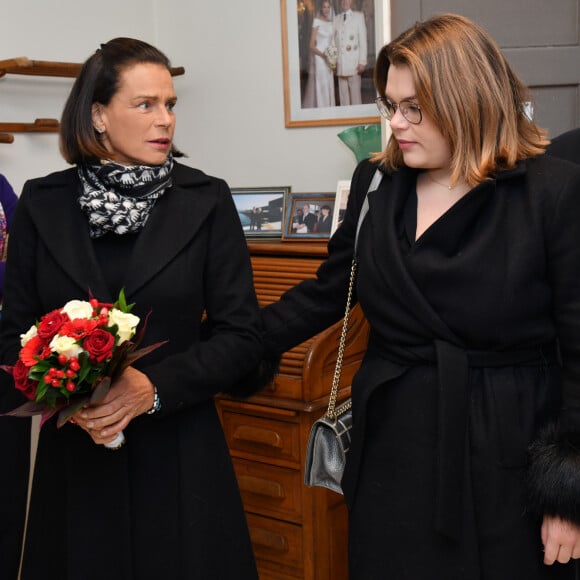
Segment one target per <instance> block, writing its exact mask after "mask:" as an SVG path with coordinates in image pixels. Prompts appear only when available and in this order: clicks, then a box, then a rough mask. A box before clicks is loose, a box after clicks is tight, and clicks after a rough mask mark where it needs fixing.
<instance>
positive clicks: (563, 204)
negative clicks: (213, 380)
mask: <svg viewBox="0 0 580 580" xmlns="http://www.w3.org/2000/svg"><path fill="white" fill-rule="evenodd" d="M375 169H376V166H375V165H373V164H372V163H371V162H369V161H363V162H362V163H361V164H360V165H359V166H358V167H357V169H356V171H355V173H354V175H353V180H352V184H351V193H350V196H349V201H348V206H347V210H346V214H345V219H344V222H343V224H342V225H341V227H340V228H339V229H338V230H337V232H336V233H335V234H334V236H333V237H332V238H331V240H330V242H329V257H328V259H327V260H326V262H325V263H324V264H323V265H322V266H321V267H320V269H319V271H318V274H317V278H316V279H313V280H308V281H305V282H303V283H302V284H300V285H299V286H297V287H296V288H294V289H292V290H290V291H289V292H288V293H287V294H285V295H284V296H283V297H282V298H281V300H280V301H279V302H278V303H276V304H273V305H270V306H268V307H267V308H266V309H265V311H264V313H263V319H264V322H265V326H266V340H267V345H268V348H269V349H271V350H272V351H276V352H280V351H284V350H286V349H288V348H290V347H292V346H293V345H295V344H297V343H299V342H301V341H303V340H305V339H306V338H308V337H309V336H311V335H312V334H314V333H316V332H319V331H321V330H322V329H323V328H325V327H326V326H327V325H329V324H331V323H334V322H335V321H336V320H338V319H339V318H340V317H341V316H342V313H343V309H344V304H345V300H346V291H347V286H348V275H349V271H350V262H351V259H352V254H353V245H354V234H355V231H356V225H357V220H358V215H359V213H360V208H361V206H362V203H363V200H364V198H365V195H366V194H367V190H368V187H369V184H370V182H371V178H372V176H373V174H374V171H375ZM415 187H416V173H415V172H414V171H413V170H410V169H400V170H398V171H396V172H385V173H384V175H383V178H382V181H381V184H380V186H379V187H378V189H377V190H375V191H372V192H369V194H368V200H369V211H368V214H367V217H366V219H365V220H364V222H363V225H362V228H361V231H360V237H359V243H358V246H359V247H358V261H359V265H358V274H357V284H356V293H357V299H358V301H359V302H360V304H361V306H362V308H363V310H364V312H365V315H366V317H367V319H368V321H369V324H370V327H371V333H370V338H369V345H368V349H367V353H366V355H365V358H364V360H363V363H362V365H361V368H360V370H359V372H358V373H357V375H356V376H355V378H354V380H353V385H352V397H353V412H354V428H353V440H352V447H351V450H350V451H349V454H348V456H347V466H346V470H345V474H344V477H343V481H342V487H343V490H344V493H345V499H346V502H347V505H348V507H349V510H350V525H349V530H350V532H349V533H350V537H349V547H350V548H349V549H350V568H351V570H350V577H351V578H352V579H353V580H354V579H361V580H362V579H364V580H369V579H374V578H377V579H379V578H396V579H397V580H407V579H408V580H416V579H417V578H433V579H438V580H513V579H514V578H526V580H539V579H545V578H546V579H547V578H574V571H573V570H572V568H571V567H570V566H561V565H558V566H555V567H547V566H544V565H543V563H542V558H543V555H542V550H541V542H540V523H541V514H542V512H543V511H546V512H547V513H558V514H559V515H562V516H563V517H567V518H569V519H573V516H574V514H575V513H578V508H580V500H579V499H575V500H570V502H569V503H570V504H573V505H572V506H570V505H568V506H566V505H565V502H564V505H560V504H558V501H557V498H556V500H554V501H552V500H553V498H551V500H550V501H551V503H550V502H549V501H548V502H547V501H543V500H540V501H538V504H539V505H538V506H537V507H538V511H539V513H534V512H533V511H532V510H531V509H530V508H529V504H528V500H527V489H526V488H527V483H526V478H527V469H528V445H529V444H530V442H531V441H532V440H533V439H534V437H535V436H536V433H537V431H538V429H539V428H540V427H541V426H542V425H543V423H545V422H546V421H547V420H548V419H557V418H559V419H560V420H561V421H562V423H563V425H565V430H566V432H570V431H574V430H575V431H577V432H580V227H578V224H579V223H580V169H579V168H577V167H575V166H573V165H572V164H569V163H567V162H565V161H561V160H558V159H551V158H549V157H548V156H541V157H538V158H534V159H530V160H527V161H524V162H521V163H519V164H518V165H517V167H516V168H514V169H513V170H511V171H505V172H501V173H499V174H498V175H497V176H495V178H494V179H490V180H488V181H486V182H484V183H482V184H480V185H479V186H477V187H475V188H474V189H473V190H471V191H470V192H468V193H467V194H466V195H465V196H464V197H463V198H462V199H461V200H460V201H458V202H457V203H456V204H455V205H454V206H453V207H452V208H451V209H450V210H449V211H448V212H446V213H445V214H444V215H443V216H442V217H441V218H440V219H439V220H437V221H436V222H435V223H434V224H433V225H432V226H431V227H430V228H429V229H428V230H427V231H426V232H425V233H424V234H423V235H422V236H421V237H420V238H419V239H418V240H416V241H415V227H416V223H415V221H414V220H416V190H415ZM556 343H557V344H556ZM559 356H561V359H562V364H561V365H560V364H559V363H558V360H559ZM568 455H570V453H568ZM578 459H579V457H578V454H576V456H575V458H573V459H572V460H571V464H572V465H573V467H572V469H571V471H572V472H573V477H575V479H572V480H571V481H573V482H575V483H571V484H570V486H571V488H574V485H576V490H577V489H578V485H580V467H578V466H577V465H580V463H578ZM574 462H576V464H574ZM546 465H547V467H546ZM553 465H556V466H558V465H559V459H558V458H555V459H554V463H553ZM553 465H551V464H550V462H549V461H546V462H545V463H544V467H545V470H548V471H550V469H551V467H553ZM574 465H576V466H574ZM557 469H559V468H558V467H557V468H556V471H557ZM540 471H541V470H540ZM540 475H541V474H540ZM567 475H569V474H567ZM567 475H566V476H564V475H563V474H559V475H556V476H555V477H554V479H555V480H556V485H555V486H554V488H555V489H558V488H559V486H560V485H562V487H565V485H564V481H567V480H568V478H567ZM549 487H550V488H552V486H551V485H550V486H549ZM570 496H572V493H570ZM576 496H577V493H576ZM575 510H576V511H575Z"/></svg>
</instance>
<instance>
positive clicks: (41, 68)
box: [0, 56, 185, 78]
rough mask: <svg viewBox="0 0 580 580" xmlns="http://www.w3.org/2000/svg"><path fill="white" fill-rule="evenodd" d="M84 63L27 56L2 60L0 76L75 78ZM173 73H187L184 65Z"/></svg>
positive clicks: (173, 69)
mask: <svg viewBox="0 0 580 580" xmlns="http://www.w3.org/2000/svg"><path fill="white" fill-rule="evenodd" d="M81 67H82V64H80V63H76V62H56V61H48V60H30V59H28V58H27V57H25V56H21V57H17V58H11V59H8V60H0V77H2V76H4V75H6V74H15V75H29V76H45V77H67V78H75V77H76V76H77V75H78V74H79V72H80V70H81ZM170 70H171V74H172V75H173V76H179V75H182V74H185V69H184V68H183V67H182V66H178V67H172V68H171V69H170Z"/></svg>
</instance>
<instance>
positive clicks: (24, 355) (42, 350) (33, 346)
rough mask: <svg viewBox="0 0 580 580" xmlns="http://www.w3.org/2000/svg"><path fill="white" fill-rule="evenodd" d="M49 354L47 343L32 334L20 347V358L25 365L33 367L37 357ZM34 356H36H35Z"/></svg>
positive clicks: (42, 357) (41, 357)
mask: <svg viewBox="0 0 580 580" xmlns="http://www.w3.org/2000/svg"><path fill="white" fill-rule="evenodd" d="M50 355H51V352H50V348H49V347H48V344H47V343H46V342H45V341H44V340H42V338H40V336H33V337H32V338H31V339H30V340H29V341H28V342H27V343H26V344H25V345H24V346H23V347H22V348H21V349H20V360H21V361H22V362H23V363H24V364H25V365H26V366H27V367H33V366H34V365H35V364H36V363H37V362H38V360H37V358H40V359H45V358H47V357H49V356H50ZM35 357H36V358H35Z"/></svg>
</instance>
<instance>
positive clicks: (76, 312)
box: [61, 300, 93, 320]
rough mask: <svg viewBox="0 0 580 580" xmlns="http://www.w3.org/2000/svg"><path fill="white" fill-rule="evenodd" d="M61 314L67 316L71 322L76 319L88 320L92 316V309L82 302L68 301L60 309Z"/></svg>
mask: <svg viewBox="0 0 580 580" xmlns="http://www.w3.org/2000/svg"><path fill="white" fill-rule="evenodd" d="M61 312H64V313H65V314H68V317H69V318H70V319H71V320H75V319H77V318H84V319H87V320H88V319H89V318H92V316H93V307H92V306H91V305H90V304H89V303H88V302H85V301H84V300H70V301H69V302H67V303H66V304H65V305H64V307H63V308H62V310H61Z"/></svg>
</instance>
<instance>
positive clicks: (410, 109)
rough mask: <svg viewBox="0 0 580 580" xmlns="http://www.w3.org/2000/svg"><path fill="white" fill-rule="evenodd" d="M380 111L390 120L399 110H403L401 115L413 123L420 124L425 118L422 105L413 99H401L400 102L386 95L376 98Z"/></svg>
mask: <svg viewBox="0 0 580 580" xmlns="http://www.w3.org/2000/svg"><path fill="white" fill-rule="evenodd" d="M375 103H376V104H377V108H378V110H379V113H380V114H381V115H382V116H383V117H384V118H385V119H388V120H389V121H390V120H391V119H392V118H393V117H394V116H395V113H396V112H397V110H400V111H401V115H403V117H405V119H407V121H409V123H411V124H413V125H418V124H419V123H420V122H421V121H422V120H423V113H421V107H420V106H419V105H418V104H417V103H413V102H412V101H401V102H400V103H393V102H392V101H390V100H389V99H387V98H386V97H379V98H378V99H376V100H375Z"/></svg>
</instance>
